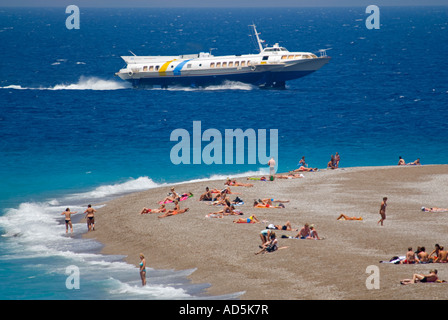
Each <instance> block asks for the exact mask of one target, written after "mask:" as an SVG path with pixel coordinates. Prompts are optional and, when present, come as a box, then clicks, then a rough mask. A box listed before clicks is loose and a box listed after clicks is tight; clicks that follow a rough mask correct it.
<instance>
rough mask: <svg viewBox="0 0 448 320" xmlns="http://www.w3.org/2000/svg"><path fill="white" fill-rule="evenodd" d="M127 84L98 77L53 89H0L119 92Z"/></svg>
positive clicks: (13, 87) (17, 88)
mask: <svg viewBox="0 0 448 320" xmlns="http://www.w3.org/2000/svg"><path fill="white" fill-rule="evenodd" d="M131 87H132V86H131V85H130V84H129V83H124V82H117V81H114V80H105V79H101V78H98V77H84V76H82V77H80V78H79V80H78V82H77V83H70V84H57V85H55V86H53V87H22V86H21V85H9V86H5V87H0V89H14V90H100V91H102V90H120V89H129V88H131Z"/></svg>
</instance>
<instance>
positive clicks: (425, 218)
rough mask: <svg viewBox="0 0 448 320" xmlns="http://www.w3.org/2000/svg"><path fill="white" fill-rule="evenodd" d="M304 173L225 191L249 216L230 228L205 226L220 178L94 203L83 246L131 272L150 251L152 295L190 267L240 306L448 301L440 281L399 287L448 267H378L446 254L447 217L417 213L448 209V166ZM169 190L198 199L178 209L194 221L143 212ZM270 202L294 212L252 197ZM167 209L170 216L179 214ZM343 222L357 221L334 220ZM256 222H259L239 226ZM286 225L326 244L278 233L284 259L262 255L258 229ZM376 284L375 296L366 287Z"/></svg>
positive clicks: (443, 273) (221, 221)
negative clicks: (92, 245) (160, 277)
mask: <svg viewBox="0 0 448 320" xmlns="http://www.w3.org/2000/svg"><path fill="white" fill-rule="evenodd" d="M286 174H287V173H286ZM302 175H303V176H302V177H300V178H295V179H279V178H277V179H275V180H274V181H260V180H247V178H244V177H243V178H237V179H236V181H237V182H240V183H250V184H253V186H252V187H245V186H231V187H230V189H231V191H232V193H233V194H230V195H228V197H229V199H230V200H233V199H234V198H235V197H236V196H238V197H240V198H241V199H243V200H244V204H243V205H241V206H238V207H237V209H238V210H240V211H241V212H242V215H240V216H234V215H229V216H224V217H223V218H209V217H206V215H207V214H209V213H212V212H217V211H219V210H221V209H222V207H217V206H213V205H211V204H210V203H209V202H205V201H199V197H200V195H201V194H202V193H204V192H205V188H206V187H209V188H216V189H223V188H224V187H225V185H224V183H225V180H208V181H199V182H193V183H181V184H175V185H167V186H161V187H158V188H154V189H150V190H146V191H142V192H137V193H133V194H128V195H125V196H122V197H120V198H117V199H114V200H111V201H109V202H107V203H105V205H104V206H99V205H100V204H94V206H98V210H97V212H96V216H95V231H92V232H88V233H87V234H85V235H84V237H86V238H94V239H96V240H98V241H99V242H101V243H102V244H103V245H104V247H103V249H102V253H104V254H118V255H124V256H125V257H126V258H125V260H126V262H128V263H130V264H133V265H136V266H137V265H138V263H139V262H140V261H139V254H140V253H143V254H144V255H145V257H146V263H147V270H148V272H147V282H148V285H150V284H151V270H152V269H174V270H186V269H194V270H195V271H194V272H193V273H192V274H191V275H190V276H189V279H190V280H191V281H192V282H194V283H207V284H209V287H208V288H207V289H206V292H205V293H204V294H205V295H211V296H219V295H225V294H231V293H240V295H239V299H242V300H334V299H337V300H358V299H360V300H377V299H385V300H395V299H400V300H402V299H411V300H412V299H415V300H417V299H418V300H421V299H424V300H427V299H428V300H429V299H441V300H442V299H443V300H444V299H448V290H446V284H444V283H426V284H424V283H417V284H413V285H407V286H403V285H401V284H400V280H401V279H404V278H412V275H413V274H414V273H429V270H430V269H437V270H438V275H439V278H440V279H448V264H443V263H432V264H414V265H404V264H400V265H397V264H391V263H380V261H388V260H390V259H391V258H392V257H394V256H402V255H405V254H406V252H407V249H408V248H409V247H412V248H413V249H414V250H416V249H417V247H418V246H425V247H426V251H427V252H431V251H432V250H433V248H434V244H436V243H438V244H440V245H442V246H447V245H448V239H447V237H446V228H447V224H448V212H446V213H443V212H437V213H430V212H423V211H422V210H421V208H422V207H441V208H448V198H447V196H446V194H447V190H448V165H423V166H384V167H353V168H339V169H335V170H331V169H323V170H318V171H317V172H303V173H302ZM229 178H232V177H229ZM171 187H174V188H175V190H176V192H177V193H179V194H182V193H187V192H191V193H192V194H193V195H194V196H193V197H191V198H189V199H187V200H185V201H181V202H180V208H181V209H184V208H188V209H189V210H188V211H187V212H185V213H183V214H178V215H174V216H169V217H165V218H159V217H158V216H160V214H157V213H153V214H151V213H150V214H140V212H141V211H142V208H144V207H146V208H153V209H156V208H158V207H159V201H160V200H162V199H164V198H165V197H166V196H167V193H168V192H169V191H170V188H171ZM383 197H388V206H387V211H386V220H385V221H384V225H383V226H381V225H379V224H378V223H377V222H378V220H379V219H380V215H379V209H380V205H381V201H382V199H383ZM263 198H273V199H283V200H289V202H286V203H284V205H285V208H254V207H253V201H254V199H263ZM166 207H167V208H168V209H172V208H174V204H172V203H169V204H167V205H166ZM340 214H345V215H347V216H350V217H361V218H362V220H353V221H351V220H350V221H349V220H345V221H344V220H337V218H338V217H339V216H340ZM251 215H255V216H256V217H257V218H258V220H259V221H260V222H259V223H251V224H247V223H234V220H236V219H239V218H241V217H243V218H247V217H249V216H251ZM288 221H289V222H290V223H291V225H292V227H293V229H300V228H302V227H303V225H304V224H305V223H308V224H313V225H314V226H315V228H316V230H317V232H318V235H319V237H321V238H323V239H322V240H311V239H305V240H300V239H291V238H284V237H282V236H288V237H289V236H295V235H296V234H297V233H298V232H297V231H284V230H275V231H276V235H277V238H278V241H279V247H280V249H279V250H277V251H275V252H272V253H264V254H258V255H255V253H257V252H258V251H259V250H260V248H259V246H260V245H261V239H260V232H261V230H263V229H265V228H266V227H267V226H268V225H269V224H275V225H284V224H285V223H286V222H288ZM136 270H137V272H136V278H138V277H139V275H138V269H136ZM372 270H374V273H372ZM373 275H374V276H376V278H375V280H374V282H375V287H374V288H372V286H371V285H369V283H371V282H372V276H373Z"/></svg>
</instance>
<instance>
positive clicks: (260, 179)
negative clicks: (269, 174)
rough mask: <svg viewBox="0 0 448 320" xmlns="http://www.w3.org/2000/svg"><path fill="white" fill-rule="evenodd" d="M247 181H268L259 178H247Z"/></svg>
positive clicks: (264, 178)
mask: <svg viewBox="0 0 448 320" xmlns="http://www.w3.org/2000/svg"><path fill="white" fill-rule="evenodd" d="M247 180H258V181H268V179H266V177H261V178H257V177H253V178H247Z"/></svg>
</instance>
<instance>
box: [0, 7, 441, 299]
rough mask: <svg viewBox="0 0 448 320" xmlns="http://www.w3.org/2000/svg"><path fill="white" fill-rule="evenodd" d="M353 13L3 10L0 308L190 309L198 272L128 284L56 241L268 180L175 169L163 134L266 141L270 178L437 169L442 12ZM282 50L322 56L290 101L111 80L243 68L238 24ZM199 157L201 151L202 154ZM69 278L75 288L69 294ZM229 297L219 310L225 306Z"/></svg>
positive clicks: (208, 168) (247, 89)
mask: <svg viewBox="0 0 448 320" xmlns="http://www.w3.org/2000/svg"><path fill="white" fill-rule="evenodd" d="M364 10H365V8H306V9H298V8H295V9H269V10H268V9H257V10H253V9H251V10H249V9H226V10H222V9H219V10H218V9H164V10H159V9H139V10H137V9H82V23H81V28H80V30H71V31H70V30H67V29H66V28H65V18H66V16H67V15H66V14H65V11H64V10H62V9H56V8H52V9H37V8H35V9H28V8H23V9H15V8H2V9H1V15H0V39H1V43H2V50H0V58H1V61H4V62H6V63H2V64H1V65H0V74H1V75H2V76H1V78H0V87H1V88H0V137H1V140H0V161H1V163H2V164H3V165H2V166H0V208H1V216H0V233H1V235H2V237H1V238H0V253H1V254H0V280H1V283H2V286H1V288H0V298H2V299H108V298H111V299H126V298H129V299H134V298H139V299H145V298H146V299H191V298H196V297H200V298H204V297H203V296H202V295H201V293H202V290H203V288H204V287H205V286H206V284H204V285H197V286H193V285H191V284H189V283H188V281H186V280H185V276H186V275H187V274H189V273H191V272H194V270H185V271H182V272H172V271H170V270H153V271H152V272H153V273H152V275H151V278H152V279H153V282H152V284H151V286H149V288H146V290H145V289H142V288H140V286H139V280H138V269H137V268H136V267H135V266H130V265H127V264H125V263H123V262H122V257H119V256H102V255H100V254H98V251H99V250H100V248H101V245H100V244H98V243H96V242H95V241H86V240H82V239H81V234H82V232H84V231H85V226H84V225H80V224H75V230H76V231H75V235H74V236H72V237H66V236H65V228H64V226H63V224H62V223H63V221H62V219H61V217H60V212H62V210H64V209H65V208H66V207H67V206H70V208H71V209H72V210H75V211H76V210H77V211H84V209H85V206H86V204H87V203H89V202H92V203H95V202H99V201H102V200H104V199H110V198H112V197H116V196H119V195H121V194H123V193H128V192H132V191H137V190H143V189H148V188H154V187H157V186H160V185H164V184H168V183H174V182H181V181H190V180H195V179H213V178H217V177H227V176H229V175H232V176H234V175H236V174H245V173H246V174H247V173H249V172H250V173H260V172H266V171H264V170H266V165H265V163H261V162H259V161H257V163H255V164H248V163H247V162H248V161H247V158H246V159H245V162H244V164H239V165H236V164H227V165H226V164H223V165H205V164H204V163H202V164H200V165H196V164H190V165H182V164H181V165H174V164H173V163H172V162H171V159H170V151H171V149H172V148H173V146H174V145H175V142H173V141H170V134H171V133H172V132H173V130H175V129H179V128H182V129H186V130H187V131H188V132H190V134H192V130H193V121H200V122H201V127H202V131H204V130H207V129H212V128H213V129H217V130H218V131H219V132H221V133H222V134H223V135H224V132H225V129H237V128H241V129H243V130H246V129H255V130H258V129H267V130H269V129H276V130H278V170H279V171H287V170H291V169H294V168H296V166H297V163H298V161H299V159H300V158H301V157H302V156H306V159H307V162H308V163H309V164H310V166H313V167H319V168H323V167H325V166H326V164H327V162H328V160H329V158H330V155H331V154H334V153H335V152H339V153H340V154H341V166H343V167H348V166H372V165H373V166H376V165H395V164H396V163H397V161H398V156H403V157H404V158H405V160H406V161H413V160H415V159H417V158H421V161H422V163H423V164H445V163H447V159H448V149H447V148H446V146H447V145H448V138H447V136H446V134H445V130H444V128H445V127H446V119H448V111H447V110H448V109H447V108H446V105H447V98H448V84H447V80H446V79H448V77H447V76H448V75H447V72H448V71H447V70H448V68H447V67H448V66H447V64H448V62H447V60H446V59H441V57H443V56H444V54H445V53H446V52H447V49H448V48H447V46H448V41H447V40H448V34H447V32H448V31H447V9H446V7H445V8H444V7H433V8H389V7H388V8H382V10H381V23H382V25H381V28H380V30H368V29H366V28H365V25H364V20H365V18H366V16H367V15H366V14H365V12H364ZM252 23H255V24H256V25H257V27H258V30H259V31H260V32H262V38H263V39H265V40H266V41H267V42H268V43H270V44H273V43H274V42H280V44H281V45H282V46H285V47H286V48H288V49H290V50H291V51H311V52H316V51H317V50H319V49H321V48H331V50H329V51H328V54H329V55H330V56H331V57H332V60H331V61H330V63H329V64H328V65H326V66H325V67H324V68H322V69H321V70H319V71H318V72H316V73H314V74H312V75H310V76H307V77H305V78H302V79H298V80H295V81H291V82H289V83H288V84H287V89H286V90H260V89H258V88H256V87H252V86H249V85H245V84H241V83H227V84H225V85H222V86H218V87H208V88H202V89H191V88H187V89H185V88H170V89H169V90H160V89H154V90H134V89H132V88H130V87H129V86H128V85H127V84H126V83H124V82H122V81H120V79H118V78H115V77H114V76H113V74H114V72H116V71H118V69H120V68H121V67H123V65H124V62H123V61H122V60H121V59H120V55H127V54H128V50H132V51H133V52H135V53H136V54H142V55H158V54H160V55H167V54H180V53H196V52H199V51H208V50H209V49H210V48H218V49H217V50H214V51H213V54H215V55H224V54H235V53H236V54H239V53H253V52H255V47H254V46H253V45H252V43H251V41H250V38H249V37H248V36H247V35H248V34H249V33H250V30H249V28H248V25H249V24H252ZM205 146H206V143H203V145H202V148H204V147H205ZM70 265H75V266H78V267H79V270H80V274H81V279H82V282H81V289H80V290H68V289H67V288H66V286H65V280H66V278H67V276H68V275H67V274H66V273H65V272H66V268H67V266H70ZM237 296H238V295H237V294H236V295H231V296H226V297H222V298H225V299H227V298H235V297H237Z"/></svg>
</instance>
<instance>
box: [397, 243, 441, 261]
mask: <svg viewBox="0 0 448 320" xmlns="http://www.w3.org/2000/svg"><path fill="white" fill-rule="evenodd" d="M416 263H448V251H447V250H445V249H444V248H443V246H440V245H439V244H438V243H436V244H435V245H434V250H433V251H432V252H431V253H427V252H426V248H425V247H418V248H417V250H416V251H413V250H412V247H409V248H408V251H407V252H406V256H405V259H404V260H401V261H400V264H416Z"/></svg>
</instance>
